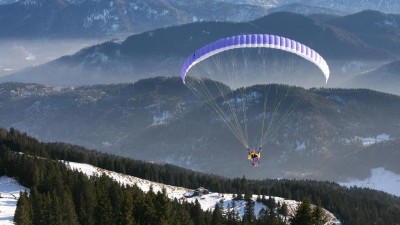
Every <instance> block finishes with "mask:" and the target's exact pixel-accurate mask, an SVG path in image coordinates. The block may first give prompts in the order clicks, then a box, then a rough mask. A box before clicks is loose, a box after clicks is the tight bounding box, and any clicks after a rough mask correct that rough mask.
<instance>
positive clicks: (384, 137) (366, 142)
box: [343, 133, 393, 147]
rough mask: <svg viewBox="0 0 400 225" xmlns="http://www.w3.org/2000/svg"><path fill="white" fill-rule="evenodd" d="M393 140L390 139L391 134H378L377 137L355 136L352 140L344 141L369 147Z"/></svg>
mask: <svg viewBox="0 0 400 225" xmlns="http://www.w3.org/2000/svg"><path fill="white" fill-rule="evenodd" d="M392 139H393V138H391V137H390V135H389V134H385V133H383V134H378V135H377V136H376V137H360V136H355V137H353V138H351V139H348V138H345V139H343V140H344V142H345V143H346V144H353V143H360V144H361V145H362V146H364V147H367V146H370V145H373V144H377V143H381V142H385V141H390V140H392Z"/></svg>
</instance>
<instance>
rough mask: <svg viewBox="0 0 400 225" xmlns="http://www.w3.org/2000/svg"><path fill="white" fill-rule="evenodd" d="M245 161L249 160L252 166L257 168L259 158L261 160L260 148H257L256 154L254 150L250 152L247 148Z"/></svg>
mask: <svg viewBox="0 0 400 225" xmlns="http://www.w3.org/2000/svg"><path fill="white" fill-rule="evenodd" d="M247 152H248V154H247V159H248V160H250V162H251V165H252V166H258V164H259V163H260V158H261V147H259V148H258V152H257V153H256V150H254V149H253V150H251V151H250V148H247Z"/></svg>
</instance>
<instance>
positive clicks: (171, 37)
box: [0, 11, 400, 87]
mask: <svg viewBox="0 0 400 225" xmlns="http://www.w3.org/2000/svg"><path fill="white" fill-rule="evenodd" d="M318 18H321V17H313V18H310V17H306V16H303V15H299V14H294V13H285V12H281V13H273V14H270V15H268V16H265V17H262V18H260V19H257V20H253V21H250V22H243V23H230V22H200V23H192V24H186V25H182V26H175V27H169V28H163V29H157V30H153V31H148V32H144V33H141V34H137V35H132V36H130V37H128V38H127V39H126V40H124V41H122V42H113V41H110V42H105V43H103V44H98V45H95V46H92V47H88V48H85V49H82V50H81V51H79V52H77V53H76V54H73V55H70V56H64V57H61V58H59V59H57V60H54V61H51V62H49V63H47V64H44V65H40V66H37V67H32V68H28V69H26V70H24V71H21V72H16V73H14V74H11V75H9V76H4V77H1V78H0V82H6V81H17V82H34V83H41V84H46V85H56V86H71V85H90V84H109V83H119V82H134V81H137V80H139V79H143V78H148V77H155V76H177V75H178V74H179V72H180V68H181V65H182V63H183V62H184V60H185V58H186V57H187V56H188V55H190V54H191V53H192V52H194V51H195V50H196V49H198V48H200V47H202V46H203V45H205V44H207V43H210V42H212V41H215V40H218V39H220V38H223V37H227V36H232V35H237V34H249V33H269V34H276V35H281V36H285V37H288V38H291V39H294V40H297V41H299V42H302V43H304V44H306V45H308V46H310V47H312V48H313V49H316V50H317V51H318V52H319V53H320V55H322V56H323V57H324V58H325V59H326V60H327V62H328V64H329V66H330V70H331V79H330V81H329V83H328V85H330V86H332V87H336V86H339V85H341V84H342V83H343V82H345V81H346V80H349V79H351V78H352V77H354V76H356V75H357V74H359V73H362V72H365V71H368V70H372V69H375V68H376V67H378V66H382V65H383V64H385V63H388V62H391V61H394V60H396V58H397V57H398V56H399V55H400V49H399V48H397V47H393V46H400V43H399V40H400V32H399V28H398V27H397V26H395V25H394V24H396V23H400V19H399V17H398V16H397V15H390V14H383V13H380V12H377V11H364V12H360V13H357V14H353V15H349V16H344V17H333V18H331V19H328V20H326V18H325V19H321V20H319V19H318ZM360 21H365V22H364V25H363V27H365V29H362V28H361V27H362V26H359V25H360ZM385 21H392V22H391V23H387V22H385ZM300 28H301V29H300ZM367 28H368V29H367ZM378 31H379V32H378ZM299 85H302V84H301V83H299Z"/></svg>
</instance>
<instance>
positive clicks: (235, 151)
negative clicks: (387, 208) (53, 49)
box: [0, 77, 400, 180]
mask: <svg viewBox="0 0 400 225" xmlns="http://www.w3.org/2000/svg"><path fill="white" fill-rule="evenodd" d="M282 87H283V88H288V90H290V91H292V92H294V93H298V95H299V96H302V97H303V98H304V99H305V100H304V102H303V103H302V104H301V106H299V107H298V109H297V110H296V111H295V112H294V113H293V114H291V115H290V116H288V117H287V118H286V119H285V120H283V121H284V122H283V125H282V126H280V127H278V128H279V129H278V131H277V132H276V134H275V135H274V136H273V137H272V138H271V139H270V140H269V141H268V143H267V145H266V146H264V150H263V158H262V163H261V165H260V166H259V168H258V169H257V170H254V171H252V173H251V174H249V173H248V170H249V167H250V165H249V163H248V162H247V156H246V154H247V153H246V151H245V149H244V147H241V144H240V143H239V142H238V141H237V140H236V139H235V138H234V136H233V135H232V133H231V132H230V131H229V129H228V128H227V127H226V125H225V123H223V122H222V121H221V119H220V118H219V117H218V115H217V114H216V113H215V112H214V111H212V110H210V109H209V107H207V106H205V105H203V102H202V101H200V100H199V99H198V98H197V97H196V96H194V95H193V94H192V93H191V92H190V91H189V90H188V89H187V88H186V87H185V86H184V85H183V84H182V82H181V80H180V78H178V77H176V78H152V79H145V80H140V81H138V82H136V83H134V84H129V83H127V84H118V85H98V86H82V87H77V88H55V87H49V86H42V85H37V84H19V83H3V84H0V102H1V105H0V113H1V115H2V116H1V118H0V124H1V126H3V127H14V128H17V129H20V130H21V131H24V132H27V133H29V134H31V135H33V136H35V137H37V138H39V139H40V140H46V141H62V142H69V143H74V144H79V145H83V146H86V147H90V148H96V149H99V150H102V151H106V152H111V153H114V154H119V155H123V156H129V157H134V158H137V159H143V160H147V161H156V162H161V163H172V164H175V165H180V166H183V167H187V168H192V169H195V170H199V171H203V172H213V173H216V171H218V174H220V175H225V176H231V177H238V176H242V175H246V177H251V178H259V179H260V178H266V177H285V178H293V177H296V178H312V179H330V180H344V179H349V178H352V177H354V178H359V179H361V178H366V177H368V176H369V174H370V170H371V169H372V168H376V167H384V168H386V169H390V170H391V171H395V172H399V171H400V168H398V165H397V164H395V163H392V164H390V165H388V164H386V163H385V160H384V159H385V158H387V157H389V156H388V154H381V151H378V150H373V146H375V145H378V144H380V143H386V142H387V143H388V144H390V143H392V144H391V146H393V147H392V149H396V148H397V147H398V144H397V143H398V142H397V141H396V140H397V137H398V136H399V130H400V129H399V126H400V120H399V118H398V112H399V110H400V97H398V96H395V95H389V94H384V93H380V92H374V91H370V90H366V89H359V90H346V89H302V88H297V87H289V86H282ZM260 90H263V89H262V88H261V89H260V86H259V85H256V86H252V87H248V88H246V89H245V91H246V92H248V93H256V94H253V95H251V96H255V97H254V98H256V96H259V95H263V92H262V91H260ZM249 96H250V95H249ZM249 101H251V102H252V101H254V103H251V104H252V108H253V109H254V110H252V111H251V114H249V118H250V120H249V122H248V133H249V134H257V133H258V132H259V128H260V125H259V124H260V117H259V116H257V115H259V114H260V113H262V111H261V110H262V106H260V104H262V103H260V102H258V101H256V99H251V98H250V99H249ZM219 104H223V103H222V102H220V103H219ZM282 104H289V105H290V104H291V103H290V102H283V103H282ZM255 137H256V136H254V137H251V135H250V139H249V140H250V142H251V143H250V144H251V145H255V144H256V141H255V140H254V138H255ZM371 140H372V141H371ZM253 142H254V143H253ZM364 149H371V150H368V152H369V154H368V158H371V159H373V160H367V158H363V157H360V156H359V154H360V152H361V151H364ZM390 155H391V156H390V157H392V160H394V161H396V162H397V161H398V160H399V159H397V158H396V157H397V156H396V155H392V154H390ZM360 160H362V162H363V163H358V162H360ZM265 171H268V172H265Z"/></svg>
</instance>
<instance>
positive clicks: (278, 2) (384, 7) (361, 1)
mask: <svg viewBox="0 0 400 225" xmlns="http://www.w3.org/2000/svg"><path fill="white" fill-rule="evenodd" d="M220 1H223V2H229V3H236V4H252V5H258V6H262V7H266V8H273V7H278V6H282V5H288V4H304V5H309V6H313V7H320V8H327V9H330V10H338V11H343V12H347V13H355V12H359V11H362V10H367V9H373V10H379V11H382V12H386V13H398V12H400V3H399V2H398V1H396V0H379V1H375V0H355V1H347V0H265V1H264V0H220Z"/></svg>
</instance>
